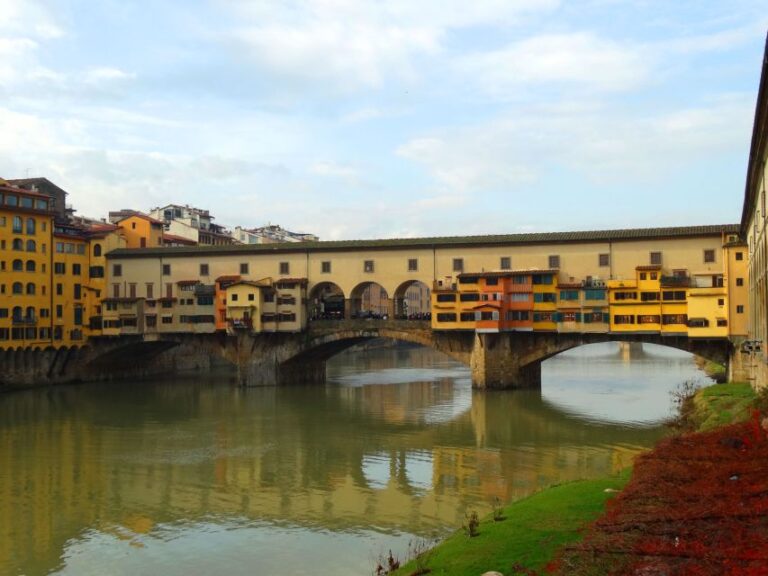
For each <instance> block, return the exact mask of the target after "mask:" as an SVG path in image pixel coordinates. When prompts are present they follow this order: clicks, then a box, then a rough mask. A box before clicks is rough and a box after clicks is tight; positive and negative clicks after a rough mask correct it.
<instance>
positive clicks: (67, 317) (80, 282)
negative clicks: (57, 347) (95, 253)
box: [51, 224, 90, 346]
mask: <svg viewBox="0 0 768 576" xmlns="http://www.w3.org/2000/svg"><path fill="white" fill-rule="evenodd" d="M53 244H54V250H53V255H52V256H53V274H52V276H51V278H52V281H51V282H52V285H51V290H52V292H53V299H52V300H53V307H52V311H51V315H52V317H53V340H54V342H56V343H59V344H63V345H66V346H70V345H72V344H77V345H82V344H84V342H85V333H84V324H85V302H86V292H87V290H86V289H85V287H86V286H87V283H88V276H89V273H90V271H89V266H88V263H89V254H88V252H89V250H88V248H89V246H88V238H87V236H86V233H85V231H84V230H83V229H82V228H80V227H73V226H68V225H64V224H55V228H54V233H53Z"/></svg>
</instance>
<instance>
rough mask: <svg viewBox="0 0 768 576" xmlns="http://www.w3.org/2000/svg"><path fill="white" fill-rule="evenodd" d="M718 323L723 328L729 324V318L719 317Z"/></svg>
mask: <svg viewBox="0 0 768 576" xmlns="http://www.w3.org/2000/svg"><path fill="white" fill-rule="evenodd" d="M717 325H718V326H719V327H720V328H723V327H725V326H728V320H726V319H725V318H718V319H717Z"/></svg>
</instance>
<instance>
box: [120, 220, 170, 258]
mask: <svg viewBox="0 0 768 576" xmlns="http://www.w3.org/2000/svg"><path fill="white" fill-rule="evenodd" d="M129 218H141V219H142V220H146V221H147V222H149V223H150V224H158V225H160V226H164V225H165V223H164V222H163V221H162V220H156V219H155V218H152V216H148V215H147V214H144V213H143V212H133V214H126V215H124V216H122V217H121V218H120V219H119V220H118V221H117V222H118V223H119V222H122V221H123V220H128V219H129ZM142 250H143V248H142Z"/></svg>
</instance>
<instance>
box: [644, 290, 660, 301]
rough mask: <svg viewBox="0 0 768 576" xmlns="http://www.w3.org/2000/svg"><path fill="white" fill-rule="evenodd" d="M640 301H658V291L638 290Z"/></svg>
mask: <svg viewBox="0 0 768 576" xmlns="http://www.w3.org/2000/svg"><path fill="white" fill-rule="evenodd" d="M640 301H641V302H658V301H659V293H658V292H640Z"/></svg>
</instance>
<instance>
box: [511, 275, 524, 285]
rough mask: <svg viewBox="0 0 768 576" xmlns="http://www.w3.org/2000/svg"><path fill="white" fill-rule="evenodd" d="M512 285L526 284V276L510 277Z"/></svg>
mask: <svg viewBox="0 0 768 576" xmlns="http://www.w3.org/2000/svg"><path fill="white" fill-rule="evenodd" d="M512 284H528V277H527V276H518V275H515V276H512Z"/></svg>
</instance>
